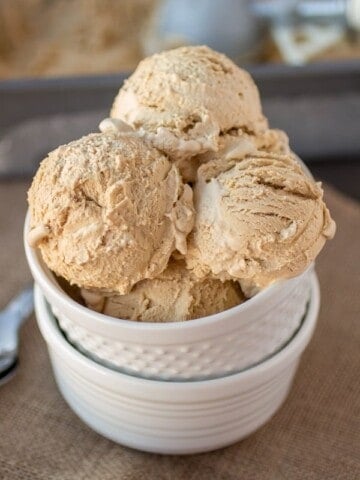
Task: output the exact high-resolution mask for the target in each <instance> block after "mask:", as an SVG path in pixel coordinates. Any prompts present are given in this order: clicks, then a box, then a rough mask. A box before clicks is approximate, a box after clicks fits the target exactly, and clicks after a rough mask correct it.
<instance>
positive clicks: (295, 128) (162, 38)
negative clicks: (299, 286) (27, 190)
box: [0, 0, 360, 197]
mask: <svg viewBox="0 0 360 480" xmlns="http://www.w3.org/2000/svg"><path fill="white" fill-rule="evenodd" d="M186 44H207V45H209V46H210V47H212V48H214V49H216V50H219V51H222V52H224V53H226V54H227V55H228V56H230V57H231V58H232V59H233V60H234V61H235V62H237V63H238V64H240V65H242V66H245V67H246V68H248V69H249V70H250V72H251V73H252V74H253V76H254V78H255V81H256V82H257V84H258V86H259V89H260V92H261V94H262V98H263V105H264V110H265V113H266V114H267V115H268V116H269V119H270V122H271V124H272V126H274V127H279V128H283V129H284V130H286V131H287V132H288V133H289V136H290V139H291V141H292V146H293V148H294V149H295V150H296V151H297V152H298V153H299V154H300V155H301V156H302V157H303V158H304V159H305V160H306V161H308V162H310V163H312V165H311V168H312V169H313V171H314V172H315V174H316V175H318V176H320V177H323V178H324V179H325V180H328V181H329V182H331V183H334V184H335V185H337V186H338V187H339V188H341V189H342V190H344V191H346V192H347V193H349V194H350V195H353V196H355V197H360V192H359V188H358V181H356V180H358V179H359V178H360V167H359V165H360V162H359V157H360V153H359V152H360V138H359V137H360V136H359V135H358V126H359V120H360V91H359V90H360V1H359V0H221V1H216V0H0V177H2V178H12V177H14V176H24V175H30V174H31V173H32V172H33V171H34V169H35V168H36V166H37V164H38V162H39V160H40V159H41V157H42V156H44V155H45V154H46V153H47V151H48V150H50V149H52V148H54V147H56V146H57V145H58V144H59V143H63V142H66V141H69V140H71V139H73V138H76V137H78V136H80V135H82V134H84V133H87V132H88V131H91V130H94V129H96V126H97V123H98V121H99V119H101V117H102V116H106V114H107V113H106V112H107V111H108V110H109V107H110V105H111V101H112V98H113V97H114V95H115V94H116V92H117V90H118V88H119V87H120V85H121V83H122V81H123V79H124V78H126V76H127V75H128V74H129V72H131V71H132V70H133V69H134V68H135V67H136V65H137V63H138V62H139V61H140V60H141V59H142V58H143V57H145V56H147V55H150V54H152V53H155V52H157V51H161V50H164V49H168V48H174V47H177V46H180V45H186ZM295 114H296V115H295Z"/></svg>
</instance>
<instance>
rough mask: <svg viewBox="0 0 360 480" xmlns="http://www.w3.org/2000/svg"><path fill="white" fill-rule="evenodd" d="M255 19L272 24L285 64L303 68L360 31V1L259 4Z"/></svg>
mask: <svg viewBox="0 0 360 480" xmlns="http://www.w3.org/2000/svg"><path fill="white" fill-rule="evenodd" d="M252 9H253V11H254V13H255V15H257V16H259V17H262V18H264V19H267V21H268V22H269V23H270V24H271V34H272V37H273V39H274V41H275V43H276V45H277V47H278V49H279V51H280V54H281V56H282V58H283V59H284V61H286V62H287V63H290V64H293V65H303V64H305V63H306V62H307V61H309V60H310V59H311V58H313V57H315V56H316V55H319V54H321V53H322V52H324V51H325V50H327V49H328V48H330V47H332V46H333V45H335V44H336V43H338V42H339V41H341V40H342V39H343V38H344V37H345V35H346V33H347V30H348V29H349V28H351V29H353V30H360V0H289V1H288V2H286V1H285V0H255V1H254V2H253V4H252Z"/></svg>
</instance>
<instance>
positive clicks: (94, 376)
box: [35, 273, 320, 454]
mask: <svg viewBox="0 0 360 480" xmlns="http://www.w3.org/2000/svg"><path fill="white" fill-rule="evenodd" d="M319 303H320V295H319V287H318V282H317V278H316V275H315V274H314V273H312V274H311V300H310V303H309V308H308V310H307V314H306V316H305V318H304V320H303V322H302V325H301V327H300V329H299V330H298V332H297V333H296V334H295V335H294V337H293V338H292V339H291V340H290V341H289V342H288V344H287V345H286V346H285V347H284V348H283V349H282V350H281V351H279V352H278V353H276V354H275V355H273V356H272V357H271V358H269V359H268V360H266V361H264V362H262V363H260V364H258V365H257V366H255V367H252V368H249V369H247V370H245V371H243V372H241V373H238V374H234V375H230V376H226V377H223V378H219V379H215V380H205V381H192V382H164V381H155V380H145V379H142V378H136V377H133V376H130V375H126V374H123V373H120V372H118V371H114V370H111V369H110V368H106V367H104V366H102V365H99V364H98V363H96V362H95V361H93V360H91V359H89V358H87V357H86V356H84V355H83V354H82V353H80V352H78V351H77V350H76V349H75V348H74V347H73V346H71V345H70V344H69V343H68V342H67V341H66V339H65V337H64V336H63V334H62V333H61V331H60V330H59V327H58V325H57V322H56V319H55V317H54V316H53V314H52V312H51V309H50V308H49V305H48V304H47V302H46V300H45V298H44V296H43V294H42V293H41V291H40V288H39V287H38V286H37V287H36V290H35V306H36V316H37V319H38V323H39V327H40V330H41V332H42V335H43V336H44V338H45V340H46V342H47V345H48V349H49V353H50V358H51V362H52V366H53V369H54V373H55V377H56V380H57V383H58V386H59V388H60V390H61V392H62V394H63V396H64V398H65V400H66V401H67V402H68V404H69V405H70V407H71V408H72V409H73V410H74V411H75V412H76V413H77V414H78V416H79V417H80V418H81V419H82V420H83V421H84V422H85V423H87V424H88V425H89V426H90V427H91V428H93V429H94V430H95V431H97V432H98V433H100V434H101V435H104V436H105V437H107V438H109V439H112V440H114V441H115V442H118V443H121V444H123V445H126V446H129V447H132V448H136V449H139V450H145V451H149V452H156V453H166V454H189V453H197V452H204V451H208V450H214V449H217V448H221V447H224V446H226V445H229V444H231V443H234V442H236V441H238V440H240V439H242V438H244V437H246V436H248V435H249V434H250V433H252V432H254V431H255V430H256V429H258V428H259V427H260V426H261V425H263V424H264V423H265V422H267V421H268V420H269V419H270V417H271V416H272V415H273V414H274V413H275V412H276V411H277V410H278V408H279V407H280V405H281V404H282V402H283V401H284V400H285V398H286V396H287V394H288V391H289V388H290V386H291V382H292V380H293V377H294V374H295V371H296V368H297V365H298V362H299V359H300V356H301V354H302V352H303V350H304V349H305V347H306V345H307V344H308V342H309V341H310V338H311V336H312V333H313V330H314V327H315V324H316V319H317V315H318V311H319Z"/></svg>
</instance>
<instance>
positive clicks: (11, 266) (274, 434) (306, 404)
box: [0, 182, 360, 480]
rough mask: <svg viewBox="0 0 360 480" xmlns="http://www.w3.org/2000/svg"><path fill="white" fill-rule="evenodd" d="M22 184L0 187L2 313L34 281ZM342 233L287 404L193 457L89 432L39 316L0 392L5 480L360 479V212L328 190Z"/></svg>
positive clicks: (326, 255)
mask: <svg viewBox="0 0 360 480" xmlns="http://www.w3.org/2000/svg"><path fill="white" fill-rule="evenodd" d="M27 187H28V185H27V184H26V183H25V182H12V183H2V184H0V239H1V240H0V241H1V248H0V286H1V288H0V304H1V306H5V304H6V302H7V301H8V300H9V299H10V298H11V297H12V296H14V295H15V294H16V293H17V292H18V291H19V290H20V289H21V288H23V287H24V286H25V285H26V284H27V283H28V282H29V281H30V273H29V271H28V268H27V266H26V262H25V258H24V254H23V247H22V225H23V220H24V216H25V210H26V189H27ZM326 199H327V202H328V205H329V207H330V209H331V212H332V214H333V216H334V218H335V220H336V222H337V225H338V231H337V234H336V237H335V239H334V240H333V241H331V242H329V243H328V244H327V246H326V248H325V250H324V252H323V253H322V254H321V255H320V258H319V260H318V262H317V271H318V274H319V278H320V284H321V293H322V307H321V312H320V317H319V322H318V326H317V329H316V332H315V335H314V337H313V340H312V342H311V344H310V345H309V347H308V348H307V350H306V352H305V354H304V355H303V358H302V361H301V365H300V368H299V371H298V374H297V376H296V379H295V383H294V386H293V388H292V390H291V392H290V395H289V397H288V399H287V401H286V402H285V404H284V406H283V407H282V408H281V410H280V411H279V412H278V413H277V414H276V415H275V416H274V417H273V418H272V420H271V421H270V422H269V423H268V424H267V425H265V426H264V427H263V428H261V429H260V430H259V431H258V432H256V433H255V434H253V435H252V436H250V437H249V438H248V439H246V440H243V441H242V442H239V443H237V444H235V445H233V446H231V447H228V448H225V449H222V450H219V451H216V452H211V453H206V454H201V455H191V456H180V457H175V456H161V455H152V454H147V453H142V452H137V451H135V450H131V449H128V448H125V447H122V446H120V445H117V444H115V443H113V442H111V441H108V440H106V439H104V438H102V437H101V436H99V435H98V434H96V433H94V432H93V431H91V430H90V429H89V428H88V427H87V426H85V425H84V424H83V423H82V422H81V421H80V420H79V419H78V418H77V417H76V415H75V414H74V413H73V412H72V411H71V410H70V408H69V407H68V406H67V405H66V403H65V402H64V400H63V399H62V397H61V395H60V393H59V391H58V389H57V387H56V385H55V382H54V379H53V375H52V371H51V366H50V363H49V359H48V356H47V351H46V346H45V343H44V341H43V340H42V338H41V336H40V333H39V330H38V328H37V326H36V322H35V319H34V318H31V319H30V320H29V321H28V322H27V323H26V324H25V326H24V327H23V329H22V332H21V347H20V366H19V369H18V373H17V375H16V376H15V377H14V378H13V379H12V380H11V381H10V382H9V383H7V384H6V385H4V386H2V387H0V479H6V480H8V479H9V480H28V479H29V480H37V479H39V480H40V479H41V480H42V479H43V480H53V479H61V480H67V479H69V480H85V479H86V480H88V479H96V480H97V479H99V480H110V479H121V480H145V479H146V480H153V479H154V480H155V479H156V480H161V479H164V480H165V479H166V480H177V479H186V480H203V479H204V480H205V479H206V480H212V479H214V480H239V479H244V480H252V479H254V480H257V479H266V480H281V479H289V480H297V479H301V480H307V479H309V480H313V479H326V480H331V479H336V480H341V479H343V480H353V479H354V480H355V479H359V478H360V382H359V371H360V318H359V317H360V315H359V314H360V295H359V284H360V255H359V244H360V205H359V204H357V203H356V202H355V201H353V200H350V199H348V198H346V197H344V196H343V195H341V194H339V193H338V192H336V191H334V190H332V189H330V188H326Z"/></svg>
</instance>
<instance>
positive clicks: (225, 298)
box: [81, 259, 245, 322]
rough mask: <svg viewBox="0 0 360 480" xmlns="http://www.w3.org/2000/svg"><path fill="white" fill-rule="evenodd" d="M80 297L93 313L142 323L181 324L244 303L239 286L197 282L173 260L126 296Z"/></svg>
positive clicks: (87, 293)
mask: <svg viewBox="0 0 360 480" xmlns="http://www.w3.org/2000/svg"><path fill="white" fill-rule="evenodd" d="M81 294H82V296H83V298H84V301H85V303H86V305H87V306H88V307H89V308H92V309H93V310H96V311H98V312H101V313H104V314H105V315H110V316H112V317H115V318H122V319H128V320H134V321H140V322H178V321H184V320H191V319H194V318H199V317H206V316H207V315H212V314H214V313H218V312H222V311H223V310H227V309H228V308H231V307H234V306H235V305H238V304H239V303H242V302H243V301H244V299H245V297H244V295H243V294H242V292H241V289H240V286H239V284H238V283H237V282H232V281H225V282H221V281H220V280H217V279H212V278H204V279H198V278H196V277H195V276H194V275H193V274H192V273H191V272H190V271H189V270H187V269H186V268H185V265H184V262H183V261H175V260H173V259H171V260H170V262H169V266H168V268H167V269H166V270H165V271H164V272H162V273H161V274H160V275H159V276H158V277H157V278H155V279H148V280H143V281H141V282H139V283H137V284H136V285H135V286H134V288H133V289H132V290H131V292H130V293H128V294H127V295H112V294H109V293H107V294H103V293H102V292H101V291H94V290H93V291H89V290H84V289H82V290H81Z"/></svg>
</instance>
